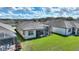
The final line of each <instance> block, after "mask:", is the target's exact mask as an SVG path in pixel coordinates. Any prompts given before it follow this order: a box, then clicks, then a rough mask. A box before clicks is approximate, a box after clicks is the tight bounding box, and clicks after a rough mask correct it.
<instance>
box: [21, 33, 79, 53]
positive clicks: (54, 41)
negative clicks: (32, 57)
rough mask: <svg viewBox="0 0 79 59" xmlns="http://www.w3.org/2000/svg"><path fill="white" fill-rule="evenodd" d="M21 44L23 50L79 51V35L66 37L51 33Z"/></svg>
mask: <svg viewBox="0 0 79 59" xmlns="http://www.w3.org/2000/svg"><path fill="white" fill-rule="evenodd" d="M20 39H21V38H20ZM21 44H22V49H21V51H78V50H79V36H67V37H65V36H61V35H57V34H51V35H49V36H47V37H42V38H37V39H32V40H26V41H23V42H22V43H21Z"/></svg>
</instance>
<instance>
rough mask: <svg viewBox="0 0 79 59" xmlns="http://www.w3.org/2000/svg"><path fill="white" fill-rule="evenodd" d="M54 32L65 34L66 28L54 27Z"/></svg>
mask: <svg viewBox="0 0 79 59" xmlns="http://www.w3.org/2000/svg"><path fill="white" fill-rule="evenodd" d="M52 32H55V33H58V34H63V35H65V29H64V28H57V27H53V28H52Z"/></svg>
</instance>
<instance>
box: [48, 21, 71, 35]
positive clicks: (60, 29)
mask: <svg viewBox="0 0 79 59" xmlns="http://www.w3.org/2000/svg"><path fill="white" fill-rule="evenodd" d="M48 24H49V25H50V31H51V32H54V33H58V34H61V35H71V34H72V25H71V23H70V22H69V21H66V20H52V21H49V22H48Z"/></svg>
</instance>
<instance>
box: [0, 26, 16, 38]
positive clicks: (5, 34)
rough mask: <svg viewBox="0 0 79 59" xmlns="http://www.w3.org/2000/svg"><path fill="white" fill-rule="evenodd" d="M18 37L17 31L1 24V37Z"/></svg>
mask: <svg viewBox="0 0 79 59" xmlns="http://www.w3.org/2000/svg"><path fill="white" fill-rule="evenodd" d="M12 37H16V35H15V33H14V32H12V31H10V30H8V29H6V28H4V27H2V26H0V39H5V38H6V39H7V38H12Z"/></svg>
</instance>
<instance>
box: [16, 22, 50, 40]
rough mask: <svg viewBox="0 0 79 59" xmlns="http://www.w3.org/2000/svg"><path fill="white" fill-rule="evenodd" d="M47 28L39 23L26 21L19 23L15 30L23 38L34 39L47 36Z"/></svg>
mask: <svg viewBox="0 0 79 59" xmlns="http://www.w3.org/2000/svg"><path fill="white" fill-rule="evenodd" d="M48 27H49V26H48V25H45V24H42V23H40V22H33V21H26V22H22V23H19V24H18V25H17V27H16V30H17V31H18V32H19V33H20V34H21V35H22V36H23V37H24V38H25V39H30V38H36V37H42V36H47V35H48V34H49V28H48Z"/></svg>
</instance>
